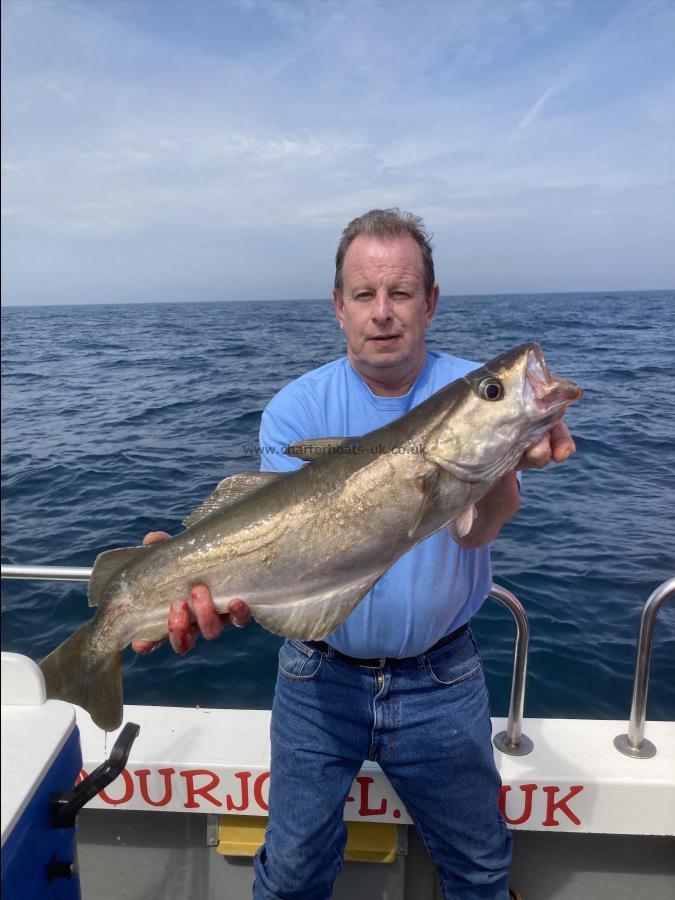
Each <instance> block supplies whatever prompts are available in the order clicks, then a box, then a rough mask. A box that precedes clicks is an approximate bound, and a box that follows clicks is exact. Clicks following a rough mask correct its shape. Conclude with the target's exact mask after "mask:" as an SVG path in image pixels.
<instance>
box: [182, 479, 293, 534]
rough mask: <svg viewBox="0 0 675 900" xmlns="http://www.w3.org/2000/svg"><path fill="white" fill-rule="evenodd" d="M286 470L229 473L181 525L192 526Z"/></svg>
mask: <svg viewBox="0 0 675 900" xmlns="http://www.w3.org/2000/svg"><path fill="white" fill-rule="evenodd" d="M286 474H288V473H286V472H242V473H241V474H239V475H230V476H229V478H223V480H222V481H221V482H220V484H219V485H218V487H217V488H216V489H215V491H214V492H213V493H212V494H211V495H210V496H209V497H207V498H206V500H204V502H203V503H200V504H199V506H198V507H197V508H196V509H194V510H193V511H192V512H191V513H190V515H189V516H188V517H187V519H185V521H184V522H183V525H185V527H186V528H192V526H193V525H196V524H197V522H201V520H202V519H205V518H206V516H210V515H211V513H213V512H217V511H219V510H223V509H225V508H226V507H228V506H232V505H233V504H235V503H237V502H238V501H239V500H241V499H242V498H243V497H247V496H248V495H249V494H252V493H254V492H255V491H259V490H260V488H262V487H265V485H266V484H270V483H271V482H272V481H275V480H276V479H277V478H283V477H284V475H286Z"/></svg>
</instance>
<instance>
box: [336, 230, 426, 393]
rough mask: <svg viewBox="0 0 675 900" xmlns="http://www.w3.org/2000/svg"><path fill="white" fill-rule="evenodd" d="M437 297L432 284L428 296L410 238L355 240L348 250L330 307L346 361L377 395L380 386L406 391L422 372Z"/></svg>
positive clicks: (362, 237) (416, 249)
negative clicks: (341, 334) (344, 344)
mask: <svg viewBox="0 0 675 900" xmlns="http://www.w3.org/2000/svg"><path fill="white" fill-rule="evenodd" d="M438 293H439V289H438V285H434V286H433V288H432V290H431V293H430V294H428V295H427V293H426V290H425V287H424V264H423V261H422V252H421V250H420V248H419V246H418V245H417V243H416V242H415V240H414V239H413V238H411V237H410V236H409V235H405V236H404V237H400V238H392V239H389V240H387V239H385V240H382V239H380V238H375V237H369V236H365V235H359V237H357V238H355V239H354V240H353V241H352V243H351V244H350V245H349V249H348V250H347V253H346V255H345V259H344V263H343V266H342V291H337V290H334V291H333V305H334V307H335V313H336V315H337V318H338V321H339V323H340V328H342V330H343V331H344V333H345V337H346V338H347V350H348V355H349V360H350V362H351V363H352V365H353V366H354V368H355V369H356V371H357V372H358V373H359V374H360V375H361V376H362V377H363V378H364V379H365V380H366V381H367V382H368V383H369V384H370V386H371V388H373V390H375V392H376V393H379V391H378V390H377V387H376V385H378V384H381V385H384V386H389V387H393V388H396V386H397V385H398V384H400V385H401V386H405V387H406V390H407V388H408V387H409V386H410V385H409V383H407V382H409V381H410V380H411V378H412V379H413V380H414V378H415V377H416V376H417V374H418V373H419V371H420V370H421V368H422V365H423V363H424V356H425V345H424V333H425V331H426V329H427V327H428V326H429V323H430V322H431V319H432V317H433V314H434V311H435V309H436V304H437V302H438ZM373 382H374V383H373Z"/></svg>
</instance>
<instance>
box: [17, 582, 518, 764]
mask: <svg viewBox="0 0 675 900" xmlns="http://www.w3.org/2000/svg"><path fill="white" fill-rule="evenodd" d="M91 572H92V570H91V569H90V568H85V567H79V566H15V565H2V573H1V574H2V578H20V579H36V580H40V581H88V580H89V578H90V576H91ZM489 596H490V597H494V598H495V599H496V600H498V601H499V602H500V603H502V604H503V605H504V606H505V607H506V608H507V609H508V610H509V612H510V613H511V615H512V616H513V618H514V619H515V623H516V646H515V651H514V654H513V678H512V681H511V700H510V703H509V717H508V721H507V726H506V731H501V732H499V734H497V735H495V737H494V739H493V742H494V745H495V747H497V749H499V750H501V751H502V753H508V754H509V755H511V756H525V755H526V754H527V753H530V752H531V750H532V747H533V744H532V741H531V740H530V738H528V737H527V735H525V734H523V733H522V723H523V706H524V703H525V676H526V673H527V652H528V647H529V642H530V626H529V623H528V621H527V615H526V614H525V610H524V609H523V607H522V604H521V603H520V601H519V600H518V599H517V598H516V597H515V596H514V595H513V594H512V593H511V591H507V590H506V588H503V587H500V586H499V585H497V584H493V585H492V588H491V589H490V594H489Z"/></svg>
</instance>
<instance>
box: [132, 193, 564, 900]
mask: <svg viewBox="0 0 675 900" xmlns="http://www.w3.org/2000/svg"><path fill="white" fill-rule="evenodd" d="M438 297H439V287H438V285H437V284H436V282H435V277H434V268H433V259H432V253H431V246H430V243H429V240H428V237H427V235H426V234H425V232H424V229H423V224H422V222H421V220H420V219H419V218H418V217H416V216H412V215H410V214H405V213H404V214H401V213H399V211H398V210H373V211H371V212H369V213H366V214H365V215H364V216H361V217H359V218H358V219H355V220H354V221H352V222H351V223H350V224H349V225H348V226H347V228H346V229H345V231H344V233H343V236H342V240H341V242H340V245H339V247H338V252H337V257H336V275H335V287H334V291H333V305H334V308H335V313H336V316H337V319H338V322H339V323H340V327H341V328H342V330H343V331H344V332H345V337H346V342H347V357H346V358H344V359H340V360H336V361H335V362H332V363H329V364H328V365H326V366H322V367H321V368H319V369H317V370H315V371H313V372H310V373H308V374H307V375H305V376H303V377H302V378H299V379H297V380H296V381H294V382H292V383H291V384H289V385H287V386H286V387H285V388H283V390H282V391H280V392H279V394H277V396H276V397H275V398H274V399H273V400H272V401H271V402H270V404H269V405H268V407H267V409H266V410H265V412H264V413H263V419H262V424H261V430H260V444H261V447H262V448H263V459H262V468H263V469H264V470H274V471H286V470H291V469H293V468H295V467H297V466H298V465H300V463H299V461H298V460H295V459H292V458H290V457H288V456H285V455H284V454H283V452H282V451H283V448H284V447H285V446H287V445H288V444H291V443H294V442H296V441H300V440H307V439H310V438H315V437H328V436H341V435H346V436H353V435H360V434H363V433H365V432H368V431H372V430H373V429H375V428H378V427H380V426H381V425H384V424H386V423H387V422H390V421H392V420H393V419H395V418H398V417H399V416H401V415H403V414H404V413H406V412H407V411H408V410H409V409H411V408H412V407H413V406H416V405H417V404H418V403H420V402H421V401H422V400H424V399H426V398H427V397H428V396H430V395H431V394H432V393H434V392H435V391H436V390H438V389H439V388H441V387H443V386H444V385H446V384H447V383H449V382H451V381H453V380H455V379H456V378H458V377H461V376H462V375H464V374H466V373H467V372H468V371H470V370H471V369H473V368H476V366H477V364H476V363H471V362H467V361H466V360H461V359H458V358H456V357H452V356H448V355H446V354H442V353H438V352H436V351H427V349H426V345H425V332H426V330H427V328H428V326H429V324H430V323H431V320H432V318H433V315H434V312H435V309H436V305H437V302H438ZM573 451H574V442H573V441H572V439H571V437H570V435H569V432H568V431H567V428H566V427H565V426H564V424H563V423H562V422H561V423H558V425H556V426H555V427H554V428H553V430H552V431H551V433H550V435H548V436H546V437H545V438H544V439H542V441H540V442H539V443H538V444H537V445H536V446H533V447H531V448H529V450H528V451H527V452H526V453H525V454H524V456H523V458H522V459H521V461H520V463H519V466H518V468H532V467H535V468H543V467H544V466H545V465H547V464H548V463H549V462H551V461H552V460H554V461H556V462H562V461H563V460H564V459H566V458H567V457H568V456H569V455H570V454H571V453H572V452H573ZM518 505H519V486H518V482H517V477H516V474H515V472H509V473H507V474H506V475H505V476H504V477H503V478H502V479H501V480H500V481H499V482H498V483H497V484H496V485H495V486H494V487H493V488H492V490H491V491H490V492H489V493H488V494H486V495H485V497H484V498H483V499H482V500H481V501H480V502H479V503H478V505H477V516H476V519H475V521H474V524H473V526H472V527H471V529H470V531H469V532H468V534H466V535H465V536H464V537H462V538H460V537H459V536H458V534H457V532H456V531H455V529H454V527H453V526H449V527H448V529H447V530H442V531H441V532H437V533H436V534H435V535H432V536H431V537H430V538H428V539H426V540H425V541H423V542H421V543H420V544H418V545H417V546H416V547H415V548H414V549H413V550H412V551H410V552H409V553H407V554H406V555H405V556H403V557H402V558H401V559H399V560H398V561H397V562H396V563H395V564H394V565H393V566H392V567H391V568H390V569H389V570H388V571H387V572H386V573H385V574H384V575H383V576H382V578H381V579H380V580H379V581H378V582H377V583H376V585H375V586H374V587H373V589H372V590H371V591H370V592H369V594H367V595H366V597H365V598H364V600H363V601H361V603H360V604H359V605H358V606H357V607H356V609H355V610H354V611H353V612H352V613H351V615H350V616H349V617H348V618H347V619H346V620H345V622H344V623H343V624H342V625H341V626H340V627H339V628H338V629H337V630H336V631H335V632H334V633H333V634H331V635H330V636H329V637H328V638H327V639H326V642H325V643H322V642H318V643H317V642H314V643H307V644H302V643H300V642H298V641H286V643H285V644H284V646H283V647H282V649H281V651H280V655H279V676H278V680H277V688H276V692H275V699H274V706H273V711H272V725H271V735H272V761H271V779H270V813H269V825H268V829H267V832H266V839H265V845H264V847H263V848H261V850H260V851H259V853H258V854H257V855H256V859H255V863H254V865H255V874H256V882H255V886H254V897H255V898H259V900H262V898H265V900H270V898H282V897H283V898H291V897H292V898H298V900H299V898H303V900H310V898H311V900H319V898H325V897H329V896H330V894H331V891H332V885H333V881H334V879H335V877H336V875H337V874H338V872H339V870H340V868H341V864H342V854H343V850H344V843H345V838H346V829H345V827H344V823H343V809H344V803H345V799H346V797H347V794H348V792H349V788H350V787H351V784H352V782H353V779H354V778H355V776H356V775H357V774H358V771H359V769H360V768H361V765H362V763H363V761H364V760H365V759H372V760H377V761H378V762H379V763H380V765H381V767H382V769H383V770H384V771H385V773H386V774H387V776H388V777H389V779H390V781H391V782H392V784H393V786H394V788H395V789H396V791H397V793H398V795H399V796H400V797H401V799H402V800H403V802H404V803H405V805H406V808H407V810H408V812H409V813H410V815H411V816H412V818H413V819H414V821H415V824H416V827H417V829H418V831H419V833H420V835H421V836H422V839H423V840H424V842H425V844H426V846H427V848H428V850H429V852H430V853H431V855H432V857H433V858H434V860H435V861H436V863H437V865H438V868H439V875H440V879H441V883H442V886H443V890H444V893H445V896H446V897H448V898H466V900H477V898H496V900H506V898H508V896H509V890H508V869H509V865H510V856H511V840H510V835H509V833H508V830H507V828H506V826H505V824H504V822H503V820H502V819H501V816H500V815H499V813H498V808H497V803H498V797H499V789H500V781H499V776H498V774H497V771H496V768H495V765H494V760H493V754H492V744H491V727H490V717H489V708H488V700H487V692H486V689H485V682H484V677H483V672H482V665H481V661H480V657H479V655H478V652H477V648H476V645H475V643H474V641H473V638H472V636H471V632H470V631H469V630H468V627H467V623H468V621H469V619H470V618H471V616H472V615H473V614H474V613H475V612H476V611H477V610H478V609H479V608H480V606H481V604H482V602H483V601H484V599H485V596H486V595H487V592H488V590H489V587H490V584H491V582H492V574H491V570H490V559H489V546H488V545H489V543H490V541H492V540H493V539H494V538H495V537H496V536H497V534H498V533H499V531H500V529H501V528H502V526H503V525H504V524H505V523H506V522H508V521H509V520H510V519H511V518H512V517H513V516H514V515H515V514H516V512H517V510H518ZM162 536H163V535H157V534H154V535H149V536H148V538H147V539H148V540H153V539H156V538H157V537H162ZM192 605H193V608H194V610H195V614H196V617H197V624H196V625H192V626H191V625H190V624H189V608H188V605H187V602H186V601H184V600H182V601H178V602H177V603H175V604H174V605H173V606H172V611H171V615H170V622H169V631H170V639H171V642H172V645H173V646H174V648H175V649H177V650H178V651H179V652H184V651H185V650H187V649H189V648H190V647H191V646H193V645H194V642H195V640H196V638H197V635H198V633H199V632H200V631H201V633H202V634H203V636H204V637H207V638H211V637H214V636H216V635H217V634H219V633H220V631H221V630H222V628H223V627H224V626H225V625H226V624H228V622H230V623H233V624H238V625H243V624H246V623H247V622H248V620H249V614H248V609H247V607H246V605H245V604H244V603H242V602H241V601H235V602H234V603H233V604H231V606H230V611H229V614H228V615H226V616H224V617H220V616H218V614H217V613H216V612H215V610H214V608H213V604H212V601H211V597H210V594H209V592H208V589H207V588H206V587H204V586H201V585H198V586H196V587H195V588H194V589H193V592H192ZM135 646H136V648H137V649H141V650H142V649H144V645H143V644H142V642H137V644H135Z"/></svg>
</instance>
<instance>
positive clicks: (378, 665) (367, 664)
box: [359, 656, 387, 669]
mask: <svg viewBox="0 0 675 900" xmlns="http://www.w3.org/2000/svg"><path fill="white" fill-rule="evenodd" d="M386 664H387V657H386V656H381V657H380V658H379V659H372V660H371V659H364V660H361V661H360V662H359V665H361V666H364V668H366V669H383V668H384V667H385V666H386Z"/></svg>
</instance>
